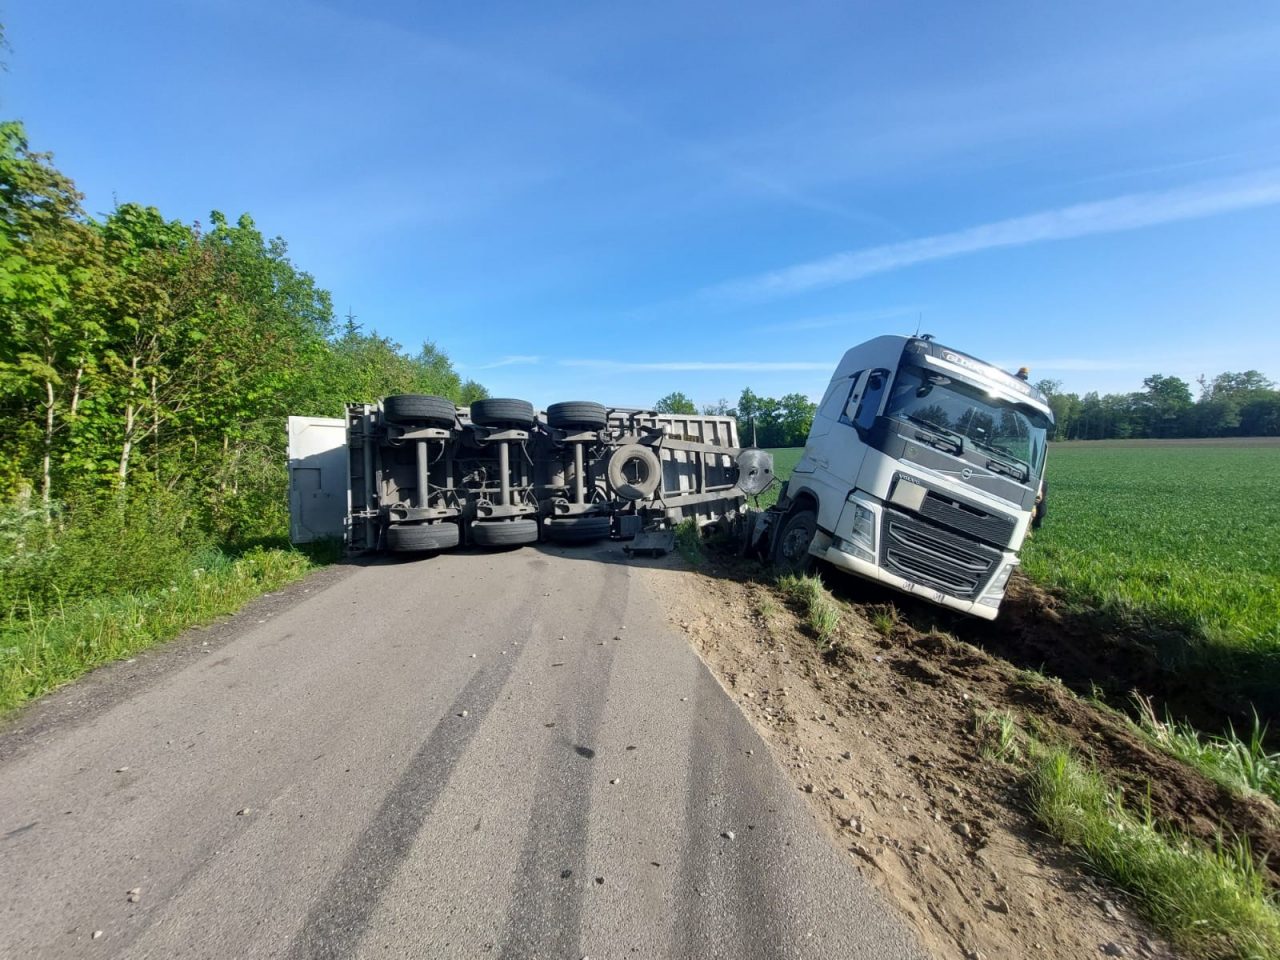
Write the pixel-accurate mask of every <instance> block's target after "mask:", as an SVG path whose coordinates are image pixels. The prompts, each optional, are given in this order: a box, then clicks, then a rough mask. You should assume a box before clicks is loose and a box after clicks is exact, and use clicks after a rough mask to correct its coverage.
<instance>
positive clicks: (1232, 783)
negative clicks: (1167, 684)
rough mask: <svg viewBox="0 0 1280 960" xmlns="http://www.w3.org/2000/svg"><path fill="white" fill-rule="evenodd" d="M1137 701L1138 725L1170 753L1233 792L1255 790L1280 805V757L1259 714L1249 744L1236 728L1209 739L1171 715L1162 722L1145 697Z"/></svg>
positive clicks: (1135, 699) (1250, 732) (1254, 721)
mask: <svg viewBox="0 0 1280 960" xmlns="http://www.w3.org/2000/svg"><path fill="white" fill-rule="evenodd" d="M1134 701H1135V706H1136V707H1137V711H1136V712H1137V716H1138V725H1139V726H1140V727H1141V728H1142V731H1143V732H1144V733H1145V734H1146V735H1147V736H1148V737H1150V738H1151V739H1152V740H1153V741H1154V742H1155V743H1156V744H1157V745H1158V746H1159V747H1161V748H1162V749H1164V750H1165V751H1166V752H1168V753H1170V754H1172V755H1173V756H1175V757H1177V758H1178V759H1179V760H1182V761H1183V762H1184V763H1188V764H1190V765H1191V766H1193V767H1195V768H1196V769H1197V770H1199V771H1200V772H1201V773H1203V774H1204V775H1205V776H1207V777H1208V778H1209V779H1210V780H1214V781H1216V782H1217V783H1220V784H1222V785H1223V786H1225V787H1227V788H1229V789H1231V790H1236V791H1239V792H1245V791H1249V790H1253V791H1256V792H1258V793H1263V794H1266V795H1267V796H1269V797H1271V799H1272V800H1275V801H1276V802H1277V803H1280V753H1273V752H1270V751H1268V749H1267V747H1266V733H1267V731H1266V729H1265V728H1264V727H1263V725H1262V722H1261V721H1260V720H1259V719H1258V716H1257V714H1256V713H1255V714H1254V718H1253V727H1252V729H1251V730H1250V731H1249V737H1248V739H1247V740H1246V739H1244V738H1242V737H1240V736H1239V735H1238V734H1237V733H1236V732H1235V730H1234V729H1233V728H1228V730H1227V732H1226V733H1225V734H1223V735H1222V736H1208V735H1206V734H1203V733H1200V732H1199V731H1198V730H1196V729H1195V728H1194V727H1192V726H1191V725H1190V724H1186V723H1180V722H1178V721H1177V720H1175V719H1173V718H1172V717H1169V716H1168V715H1166V716H1165V717H1164V719H1161V718H1160V717H1158V716H1157V715H1156V711H1155V707H1154V706H1152V703H1151V701H1150V700H1149V699H1147V698H1145V697H1134Z"/></svg>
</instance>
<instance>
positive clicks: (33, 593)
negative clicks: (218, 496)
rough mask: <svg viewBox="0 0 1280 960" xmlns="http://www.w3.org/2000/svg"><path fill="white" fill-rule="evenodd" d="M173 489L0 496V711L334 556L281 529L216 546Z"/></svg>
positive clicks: (209, 617) (326, 545) (220, 612)
mask: <svg viewBox="0 0 1280 960" xmlns="http://www.w3.org/2000/svg"><path fill="white" fill-rule="evenodd" d="M192 503H193V500H192V498H190V497H185V496H183V495H182V493H181V492H179V491H170V492H166V491H158V490H148V491H134V492H131V493H130V494H129V495H127V496H123V495H115V494H113V495H111V496H108V497H99V498H95V499H87V500H83V501H79V502H75V503H71V504H63V505H58V506H57V507H56V509H55V510H54V511H53V512H52V514H51V515H48V514H46V513H45V511H44V510H43V509H41V508H39V507H33V506H31V505H29V504H21V503H20V504H8V505H4V506H0V713H4V712H6V711H9V710H12V709H14V708H15V707H18V706H20V705H21V704H23V703H25V702H26V701H28V700H31V699H34V698H35V697H38V696H41V695H42V694H45V693H47V692H49V691H50V690H53V689H54V688H56V687H58V686H61V685H62V684H64V683H67V682H69V681H71V680H74V679H75V678H76V677H78V676H80V675H81V674H83V673H85V672H87V671H89V670H91V669H93V668H94V667H96V666H99V665H100V664H103V663H106V662H108V661H111V660H116V659H120V658H122V657H127V656H130V655H131V654H134V653H136V652H137V651H139V650H141V649H143V648H145V647H148V646H152V645H154V644H156V643H161V642H163V641H165V640H169V639H172V638H173V637H175V636H177V635H178V634H179V633H181V632H182V631H183V630H184V629H186V628H187V627H191V626H195V625H197V624H201V623H207V622H209V621H210V620H213V619H214V618H216V617H218V616H222V615H224V614H227V613H231V612H233V611H234V610H236V609H238V608H239V607H240V606H242V605H243V604H244V603H245V602H247V601H249V600H251V599H253V598H254V597H256V596H258V595H259V594H262V593H266V592H268V591H271V590H275V589H278V588H279V587H281V586H283V585H285V584H287V583H289V582H291V581H293V580H296V579H298V578H299V577H301V576H303V575H304V574H305V573H306V572H307V571H308V570H310V569H312V568H313V567H314V566H316V565H321V564H324V563H326V562H331V561H332V560H333V559H335V556H334V554H335V551H336V549H337V548H336V547H335V545H333V544H330V543H322V544H318V545H316V546H315V547H314V548H313V549H309V550H307V551H306V552H301V551H298V550H295V549H293V548H292V547H290V546H289V545H288V544H287V543H285V542H283V541H282V540H276V541H261V542H258V543H255V544H238V545H235V546H228V547H221V546H219V545H217V544H216V543H214V542H213V540H212V538H211V537H210V536H208V535H207V534H205V533H202V532H201V531H202V526H203V525H202V523H201V522H200V517H199V516H198V515H197V513H196V511H195V509H194V508H193V506H192Z"/></svg>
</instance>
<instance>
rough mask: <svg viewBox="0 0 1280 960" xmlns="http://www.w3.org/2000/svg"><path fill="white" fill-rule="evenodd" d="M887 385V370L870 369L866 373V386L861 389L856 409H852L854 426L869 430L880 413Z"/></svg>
mask: <svg viewBox="0 0 1280 960" xmlns="http://www.w3.org/2000/svg"><path fill="white" fill-rule="evenodd" d="M888 386H889V371H888V370H872V371H871V372H870V373H869V374H867V386H866V389H865V390H863V391H862V399H861V400H860V401H859V402H858V409H857V410H855V411H854V414H853V423H854V426H856V427H858V428H859V429H861V430H870V429H871V428H872V427H873V426H874V425H875V422H876V416H877V414H879V413H880V402H881V401H882V400H883V399H884V392H885V389H886V388H887V387H888Z"/></svg>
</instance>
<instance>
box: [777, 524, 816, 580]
mask: <svg viewBox="0 0 1280 960" xmlns="http://www.w3.org/2000/svg"><path fill="white" fill-rule="evenodd" d="M817 532H818V515H817V514H816V513H814V512H813V511H812V510H797V511H796V512H795V513H793V514H791V515H790V516H789V517H787V519H786V520H784V521H783V523H782V529H780V530H779V531H778V536H777V538H776V539H775V540H774V541H773V556H772V559H773V565H774V567H776V568H777V569H778V572H779V573H793V574H796V575H797V576H803V575H804V574H806V573H808V572H809V571H810V570H811V569H812V568H813V556H812V555H811V554H810V553H809V545H810V544H811V543H813V538H814V535H815V534H816V533H817Z"/></svg>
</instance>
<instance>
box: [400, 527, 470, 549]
mask: <svg viewBox="0 0 1280 960" xmlns="http://www.w3.org/2000/svg"><path fill="white" fill-rule="evenodd" d="M457 545H458V525H457V524H456V523H449V522H443V523H393V524H392V525H391V526H389V527H387V549H388V550H390V551H392V552H393V553H416V552H418V551H420V550H448V549H449V548H450V547H456V546H457Z"/></svg>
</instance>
